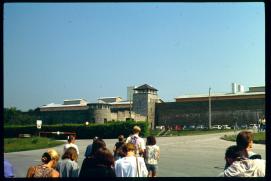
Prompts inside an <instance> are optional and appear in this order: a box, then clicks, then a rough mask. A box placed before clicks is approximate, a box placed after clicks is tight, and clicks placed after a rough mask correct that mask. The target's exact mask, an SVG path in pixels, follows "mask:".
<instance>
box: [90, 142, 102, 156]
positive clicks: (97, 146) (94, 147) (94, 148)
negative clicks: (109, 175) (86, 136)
mask: <svg viewBox="0 0 271 181" xmlns="http://www.w3.org/2000/svg"><path fill="white" fill-rule="evenodd" d="M105 147H106V144H105V142H104V140H102V139H101V138H98V139H96V140H95V141H93V144H92V150H91V155H90V156H93V155H94V154H95V153H96V151H98V150H99V149H100V148H105Z"/></svg>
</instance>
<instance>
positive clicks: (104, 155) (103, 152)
mask: <svg viewBox="0 0 271 181" xmlns="http://www.w3.org/2000/svg"><path fill="white" fill-rule="evenodd" d="M94 159H95V163H96V165H102V166H106V167H111V166H113V165H114V157H113V155H112V153H111V152H110V150H108V149H107V148H100V149H98V150H97V151H96V153H95V154H94Z"/></svg>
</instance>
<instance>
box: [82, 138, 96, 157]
mask: <svg viewBox="0 0 271 181" xmlns="http://www.w3.org/2000/svg"><path fill="white" fill-rule="evenodd" d="M97 139H98V137H97V136H95V137H94V138H93V141H92V143H91V144H89V145H88V146H87V148H86V151H85V158H87V157H88V156H90V155H92V154H91V151H92V144H93V142H94V141H95V140H97Z"/></svg>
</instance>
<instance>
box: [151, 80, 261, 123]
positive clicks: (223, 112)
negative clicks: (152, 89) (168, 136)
mask: <svg viewBox="0 0 271 181" xmlns="http://www.w3.org/2000/svg"><path fill="white" fill-rule="evenodd" d="M235 86H236V85H233V91H232V92H231V93H213V94H211V95H210V97H209V95H208V94H200V95H187V96H179V97H177V98H175V100H176V102H167V103H161V104H156V115H155V125H170V126H175V125H194V126H196V125H204V126H206V127H208V123H209V98H210V99H211V110H210V112H211V123H212V125H215V124H220V125H221V124H227V125H229V126H234V125H239V126H241V125H248V124H255V123H257V122H258V120H259V119H260V118H263V117H264V116H265V91H264V87H253V88H252V87H251V88H249V91H246V92H245V91H244V89H243V88H242V86H238V87H239V89H238V91H237V90H236V89H235Z"/></svg>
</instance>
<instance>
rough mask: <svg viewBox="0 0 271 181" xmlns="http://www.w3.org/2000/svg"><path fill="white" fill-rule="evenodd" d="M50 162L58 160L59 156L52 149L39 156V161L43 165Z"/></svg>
mask: <svg viewBox="0 0 271 181" xmlns="http://www.w3.org/2000/svg"><path fill="white" fill-rule="evenodd" d="M51 160H56V161H58V160H59V154H58V152H57V151H56V150H54V149H49V150H48V151H47V152H45V153H43V154H42V156H41V161H42V162H43V163H45V164H47V163H49V162H50V161H51Z"/></svg>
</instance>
